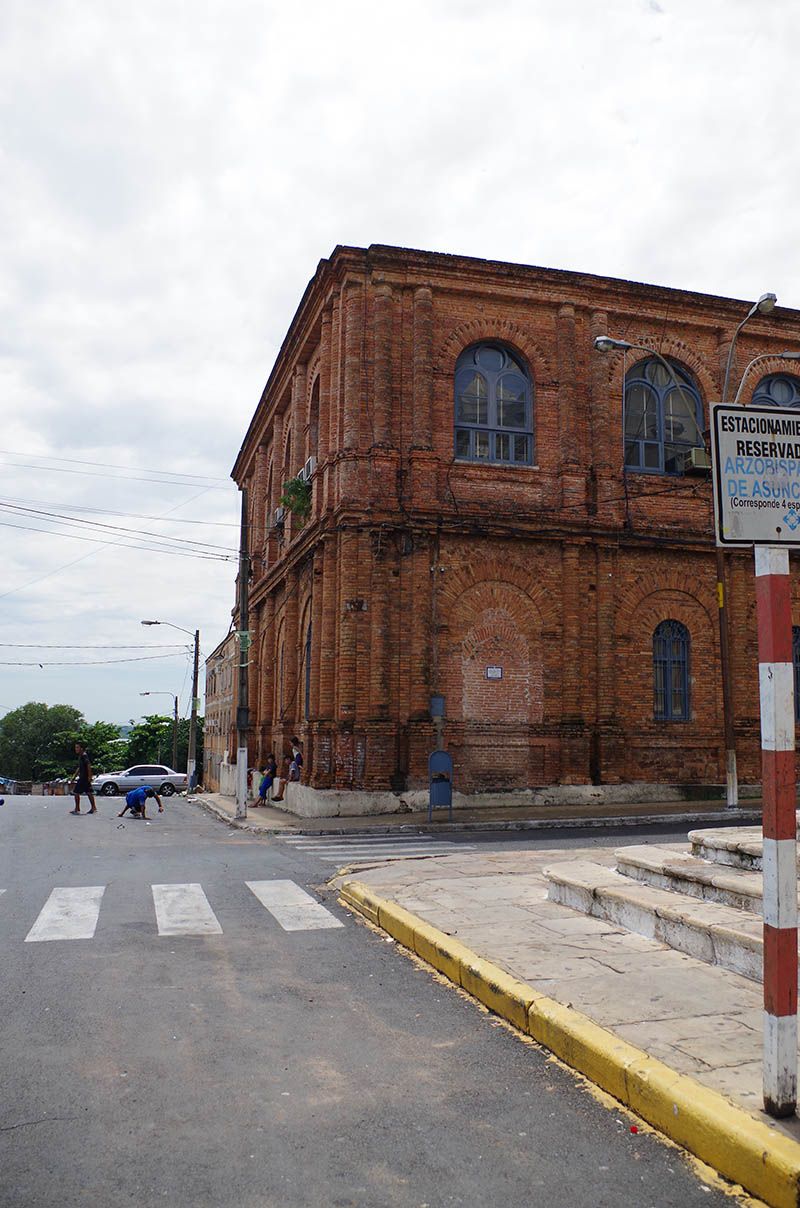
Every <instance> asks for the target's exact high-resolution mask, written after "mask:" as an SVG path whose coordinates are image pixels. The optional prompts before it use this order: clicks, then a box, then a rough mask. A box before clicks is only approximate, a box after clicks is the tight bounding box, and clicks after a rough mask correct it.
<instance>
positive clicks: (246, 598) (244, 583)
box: [236, 489, 250, 819]
mask: <svg viewBox="0 0 800 1208" xmlns="http://www.w3.org/2000/svg"><path fill="white" fill-rule="evenodd" d="M247 519H248V513H247V490H246V489H243V490H242V519H241V526H240V533H239V693H238V700H237V707H236V731H237V735H238V741H237V749H236V817H237V819H241V818H246V817H247V732H248V730H249V729H250V707H249V704H248V691H249V685H248V676H247V664H248V652H249V650H250V631H249V615H248V614H249V608H250V555H249V553H248V533H247V529H248V523H247Z"/></svg>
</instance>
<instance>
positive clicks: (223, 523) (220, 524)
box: [1, 495, 239, 529]
mask: <svg viewBox="0 0 800 1208" xmlns="http://www.w3.org/2000/svg"><path fill="white" fill-rule="evenodd" d="M1 502H3V503H22V504H38V505H39V506H42V507H55V508H58V507H62V508H70V509H71V510H72V511H73V512H95V513H96V514H97V515H99V516H120V517H122V518H123V519H126V520H154V521H156V522H160V521H163V522H164V523H165V524H197V525H204V526H211V527H213V528H235V529H238V528H239V522H238V521H235V520H187V519H186V517H185V516H172V517H167V516H144V515H142V513H141V512H116V511H114V510H113V509H112V508H90V507H86V506H85V505H84V504H77V503H54V502H53V500H51V499H25V498H23V497H21V496H18V495H17V496H14V495H7V496H6V498H5V499H4V500H2V501H1ZM179 506H182V505H179Z"/></svg>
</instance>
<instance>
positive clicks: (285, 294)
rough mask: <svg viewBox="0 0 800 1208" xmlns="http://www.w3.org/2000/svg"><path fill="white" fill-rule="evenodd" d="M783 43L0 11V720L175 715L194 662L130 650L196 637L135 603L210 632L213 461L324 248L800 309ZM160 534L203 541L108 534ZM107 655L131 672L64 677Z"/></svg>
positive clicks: (456, 23) (676, 19) (715, 35)
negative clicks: (69, 710)
mask: <svg viewBox="0 0 800 1208" xmlns="http://www.w3.org/2000/svg"><path fill="white" fill-rule="evenodd" d="M798 35H800V8H798V6H797V4H796V3H795V2H794V0H768V2H767V3H764V4H756V3H754V2H753V0H605V2H604V3H603V4H595V3H593V2H592V0H494V3H493V4H491V5H489V4H486V3H484V2H480V3H479V2H478V0H424V2H423V0H404V3H402V4H400V3H392V4H388V3H382V2H381V0H336V3H331V2H330V0H297V2H296V3H294V4H288V5H287V4H277V3H271V2H269V3H268V2H266V0H265V2H264V3H255V2H253V3H248V2H246V0H224V3H223V2H222V0H219V2H213V0H212V2H205V3H203V2H202V0H187V2H185V3H181V2H177V0H157V2H156V0H141V2H140V3H139V4H137V5H132V4H130V3H129V2H128V0H125V3H120V2H117V0H82V2H81V0H73V2H71V3H70V2H66V0H65V2H59V0H52V2H51V0H36V3H33V4H32V3H30V0H0V107H1V108H2V118H1V120H0V138H1V139H2V144H1V145H0V172H1V175H2V188H0V383H1V384H2V394H0V398H1V399H2V429H1V430H0V448H2V450H3V452H2V453H0V501H2V506H0V523H1V524H2V527H0V543H2V544H1V546H0V548H2V555H3V556H2V559H0V642H2V643H3V645H0V664H2V665H0V716H2V714H3V713H4V712H5V711H7V710H8V709H11V708H14V707H16V706H17V705H20V704H23V703H25V702H26V701H28V700H41V701H46V702H47V703H49V704H55V703H70V704H75V705H77V706H78V707H79V708H80V709H81V710H83V712H84V713H85V714H86V716H87V718H88V719H89V720H96V719H98V718H102V719H107V720H113V721H116V722H126V721H128V720H129V719H131V718H135V717H138V716H140V715H141V714H142V713H145V712H149V711H161V710H165V711H168V710H169V709H170V707H171V706H170V702H169V700H168V699H167V696H166V695H165V696H161V697H154V698H150V699H148V698H145V697H142V696H140V695H139V693H140V692H143V691H161V692H164V693H179V694H180V697H181V713H182V714H184V715H185V714H186V713H187V712H188V707H189V697H190V691H189V687H190V668H189V660H188V657H187V654H186V651H185V649H180V648H179V649H177V650H175V649H172V650H168V649H164V648H163V647H160V646H159V648H157V649H136V648H134V647H139V646H141V645H143V644H146V645H150V644H155V643H169V642H177V643H178V644H179V646H180V643H182V642H184V641H188V640H189V639H188V638H185V636H184V635H183V634H181V633H179V632H176V631H175V630H170V629H166V628H149V629H145V628H142V627H141V626H140V625H139V621H140V620H141V619H143V618H146V619H160V620H164V621H171V622H173V623H174V624H175V625H178V626H181V627H183V628H184V629H187V630H194V628H195V627H196V626H197V627H199V628H200V629H201V631H202V646H203V650H204V653H205V654H207V653H209V652H210V651H211V650H212V649H213V648H214V646H215V645H216V644H217V643H218V642H219V641H220V640H221V639H222V638H223V637H224V636H225V634H226V633H227V631H228V627H229V624H230V610H231V606H232V603H233V591H234V587H233V584H234V577H235V573H236V567H235V561H233V562H231V561H223V560H220V559H222V558H224V557H225V556H226V555H227V556H231V557H232V556H234V555H235V550H236V546H237V527H236V522H237V517H238V500H237V494H236V490H235V488H234V487H233V484H232V483H230V481H229V479H228V475H229V473H230V469H231V466H232V464H233V460H234V458H235V456H236V453H237V450H238V448H239V445H240V443H241V440H242V437H243V435H244V432H245V429H246V427H247V424H248V422H249V420H250V417H251V415H252V412H253V409H254V407H255V405H256V403H257V401H258V398H259V395H260V392H261V389H262V387H263V384H264V382H265V380H266V378H267V376H268V374H269V371H270V368H271V366H272V363H273V361H274V358H275V355H276V353H277V350H278V348H279V346H280V343H281V340H282V338H283V336H284V334H285V331H286V328H287V326H288V323H289V321H290V320H291V317H292V315H293V313H294V310H295V307H296V305H297V303H298V301H299V299H300V296H301V294H302V292H303V290H304V288H305V285H306V283H307V281H308V280H309V278H310V277H311V276H313V273H314V270H315V268H316V265H317V262H318V261H319V259H320V258H321V257H324V256H328V255H329V254H330V252H331V250H332V249H333V247H334V246H335V245H336V244H337V243H348V244H355V245H358V246H367V245H368V244H370V243H373V242H377V243H393V244H399V245H403V246H411V247H418V248H426V249H430V250H435V251H443V252H457V253H464V254H467V255H473V256H481V257H489V258H496V259H502V260H509V261H516V262H519V263H527V264H537V265H545V266H548V267H554V268H565V269H575V270H583V271H587V272H593V273H601V274H608V275H610V276H618V277H625V278H631V279H635V280H640V281H649V282H653V283H657V284H663V285H674V286H681V287H685V288H689V289H694V290H700V291H705V292H709V293H716V294H726V295H731V296H734V297H739V298H743V299H753V298H756V297H758V295H759V294H761V293H762V292H764V291H765V290H774V291H775V292H776V293H777V294H778V298H779V303H783V304H784V305H787V306H792V307H800V240H798V237H797V236H798V230H797V213H798V202H797V198H798V194H799V192H800V190H799V189H798V185H800V158H799V157H798V152H797V138H796V129H795V128H796V120H797V114H798V112H800V105H799V104H798V101H800V95H798V94H800V83H798V81H800V73H798V71H797V65H796V59H797V50H796V48H797V46H798V44H800V37H799V36H798ZM57 458H58V459H62V460H60V461H57V460H55V459H57ZM79 463H80V464H79ZM83 463H92V464H83ZM155 471H158V474H156V473H155ZM156 477H157V478H159V479H161V481H159V482H152V481H150V482H145V481H137V480H139V479H147V478H151V479H152V478H156ZM167 479H169V480H170V481H167ZM20 509H26V510H20ZM32 509H36V510H37V511H38V513H39V515H38V516H36V515H35V513H34V512H33V511H32ZM78 509H87V510H81V511H79V510H78ZM88 509H94V510H91V511H90V510H88ZM41 513H50V514H51V515H52V513H60V514H61V516H62V517H63V516H68V517H73V518H74V517H80V518H82V519H83V520H84V521H87V520H91V521H94V522H95V524H103V525H108V526H117V527H116V528H111V527H109V528H107V529H99V528H94V527H91V528H90V527H87V526H86V525H85V524H78V525H76V524H74V523H73V524H71V525H69V526H67V525H66V523H64V522H63V521H62V522H61V523H60V524H58V522H56V521H54V520H53V519H52V518H50V517H48V516H44V515H42V514H41ZM187 521H191V522H192V523H186V522H187ZM201 521H202V522H203V523H202V524H200V523H199V522H201ZM10 525H15V526H19V527H8V526H10ZM33 528H36V529H49V530H50V532H51V534H52V532H53V530H55V529H57V530H58V534H59V535H42V534H41V533H38V534H34V533H33V532H31V531H30V529H33ZM120 529H128V530H131V529H133V530H135V531H136V532H137V533H142V532H144V533H147V534H148V536H147V537H143V536H136V537H132V536H131V535H130V534H125V533H123V532H120V531H119V530H120ZM67 534H71V535H67ZM149 534H162V535H165V536H169V537H173V538H174V537H177V536H180V537H182V538H185V539H191V540H192V541H194V542H203V543H205V544H204V545H202V546H201V545H195V546H193V547H192V549H193V550H194V551H195V553H196V554H198V555H199V554H203V555H205V556H203V557H199V556H185V555H187V554H188V553H189V549H188V547H187V546H186V545H185V544H183V545H180V546H176V547H175V549H176V552H175V553H173V554H169V553H165V552H153V551H151V550H148V549H134V548H127V549H126V548H121V546H120V544H109V542H121V543H122V544H123V545H124V544H125V543H131V542H132V541H133V542H135V543H136V544H139V545H145V546H146V545H149V544H152V541H153V537H152V536H150V535H149ZM78 536H80V537H83V538H90V539H91V542H93V543H99V544H92V543H90V542H89V541H88V540H78V539H77V537H78ZM212 547H213V548H212ZM67 646H73V647H77V646H83V647H90V646H91V647H98V648H97V649H80V650H79V649H60V647H62V648H63V647H67ZM123 646H127V647H129V648H128V649H122V647H123ZM99 647H102V648H99ZM154 656H159V657H154ZM164 656H166V657H164ZM91 659H95V660H112V659H113V660H117V659H130V660H133V659H136V660H140V661H135V662H134V661H126V662H100V663H99V664H94V665H84V666H72V667H66V668H65V667H56V666H51V665H50V664H53V663H63V662H77V661H78V660H81V661H82V662H84V661H88V660H91ZM19 662H23V663H25V662H30V663H33V664H34V665H33V666H22V667H19V666H9V665H8V664H9V663H19ZM40 663H41V664H42V666H41V667H40V666H39V664H40ZM0 772H2V769H0Z"/></svg>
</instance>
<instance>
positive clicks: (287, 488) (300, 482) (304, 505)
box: [281, 478, 311, 520]
mask: <svg viewBox="0 0 800 1208" xmlns="http://www.w3.org/2000/svg"><path fill="white" fill-rule="evenodd" d="M281 505H282V506H283V507H285V508H288V510H289V511H290V512H291V513H292V515H293V516H297V517H298V518H299V519H300V520H306V519H307V518H308V516H309V514H310V512H311V484H310V483H308V482H306V481H305V479H304V478H290V479H289V481H288V482H285V483H284V484H283V494H282V495H281Z"/></svg>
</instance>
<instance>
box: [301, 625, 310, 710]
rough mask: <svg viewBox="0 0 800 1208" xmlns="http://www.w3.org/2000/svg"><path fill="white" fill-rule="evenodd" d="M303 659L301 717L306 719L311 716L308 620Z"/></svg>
mask: <svg viewBox="0 0 800 1208" xmlns="http://www.w3.org/2000/svg"><path fill="white" fill-rule="evenodd" d="M303 658H304V660H305V669H304V670H305V674H304V676H303V679H304V681H305V682H304V685H303V687H304V692H303V717H304V718H305V720H306V721H308V719H309V717H310V716H311V622H310V621H309V622H308V629H307V630H306V645H305V650H304V652H303Z"/></svg>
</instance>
